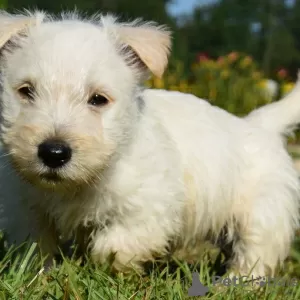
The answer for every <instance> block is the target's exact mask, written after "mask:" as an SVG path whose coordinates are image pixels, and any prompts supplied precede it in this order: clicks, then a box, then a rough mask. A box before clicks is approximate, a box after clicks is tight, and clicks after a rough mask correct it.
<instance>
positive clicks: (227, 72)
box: [221, 70, 230, 79]
mask: <svg viewBox="0 0 300 300" xmlns="http://www.w3.org/2000/svg"><path fill="white" fill-rule="evenodd" d="M229 74H230V73H229V71H228V70H223V71H222V72H221V78H223V79H226V78H228V77H229Z"/></svg>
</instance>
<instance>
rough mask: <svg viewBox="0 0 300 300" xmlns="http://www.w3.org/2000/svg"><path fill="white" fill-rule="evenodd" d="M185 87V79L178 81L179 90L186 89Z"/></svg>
mask: <svg viewBox="0 0 300 300" xmlns="http://www.w3.org/2000/svg"><path fill="white" fill-rule="evenodd" d="M187 88H188V84H187V83H186V82H185V81H183V80H182V81H180V83H179V89H180V90H181V91H186V90H187Z"/></svg>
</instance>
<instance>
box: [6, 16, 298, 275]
mask: <svg viewBox="0 0 300 300" xmlns="http://www.w3.org/2000/svg"><path fill="white" fill-rule="evenodd" d="M0 47H1V58H0V63H1V84H2V91H1V104H2V111H1V116H2V121H1V122H2V127H1V129H2V132H1V139H2V142H3V145H4V149H5V153H6V156H5V157H4V158H3V159H6V158H7V159H8V161H7V163H5V164H6V165H7V168H8V171H7V172H6V173H5V174H4V175H2V182H1V185H2V199H1V201H2V203H3V204H2V205H3V206H4V211H3V212H2V213H3V214H4V215H7V216H8V215H13V216H15V215H17V214H19V216H18V217H17V218H18V219H17V220H15V221H17V222H15V224H17V227H13V226H12V223H13V222H11V224H10V225H8V227H7V228H6V229H7V230H8V232H9V233H10V234H11V239H12V240H16V239H18V240H22V239H23V237H25V236H26V232H27V227H28V226H29V225H30V224H29V225H28V226H25V225H23V222H26V219H28V216H30V217H29V219H30V220H29V221H30V222H32V224H35V225H33V227H34V229H37V231H38V232H37V234H38V237H39V238H41V242H40V243H41V244H40V245H41V248H42V250H43V251H45V253H47V254H50V255H52V254H53V253H55V251H56V247H57V243H58V235H62V236H63V237H64V238H69V237H71V236H73V235H74V234H75V235H77V238H78V239H80V240H81V244H82V246H83V247H85V246H87V245H88V246H89V249H90V251H91V256H92V258H93V259H94V260H95V261H96V262H99V263H103V262H105V261H106V260H107V259H108V258H109V257H110V255H111V254H115V256H114V261H113V266H114V267H115V268H116V269H117V270H123V271H124V270H127V268H128V267H130V266H132V267H137V268H139V267H141V266H142V263H143V262H146V261H149V260H153V259H155V258H157V257H164V256H166V255H168V254H170V252H171V254H173V255H174V256H175V257H177V258H180V259H189V260H190V259H197V258H199V255H200V249H201V248H202V246H203V244H204V243H205V242H206V241H212V242H216V241H217V240H218V238H219V237H220V235H221V234H222V233H224V232H226V233H227V234H226V236H225V238H226V241H227V242H228V243H230V242H232V243H233V257H232V260H231V265H230V267H231V269H232V271H233V272H239V273H240V274H242V275H248V273H251V274H252V275H254V276H264V275H267V274H273V273H274V271H275V268H276V266H277V265H279V264H281V263H282V262H283V261H284V259H285V258H286V256H287V255H288V253H289V249H290V244H291V242H292V239H293V236H294V231H295V229H296V228H297V227H298V219H299V197H300V190H299V182H298V178H297V172H296V170H295V169H294V166H293V162H292V160H291V158H290V157H289V155H288V153H287V151H286V148H285V138H284V134H285V133H287V131H288V130H290V126H293V125H295V124H296V123H297V122H298V121H299V120H300V99H298V98H300V92H299V89H300V87H299V86H298V87H297V88H296V89H295V90H294V91H293V93H291V94H290V95H289V96H287V98H286V99H284V100H282V101H281V102H279V103H276V104H271V105H269V106H266V107H263V108H261V109H258V110H257V111H254V112H253V113H252V114H250V115H249V116H248V117H246V118H244V119H242V118H238V117H235V116H233V115H231V114H229V113H227V112H226V111H224V110H221V109H219V108H217V107H214V106H212V105H210V104H209V103H208V102H206V101H204V100H201V99H198V98H196V97H195V96H192V95H187V94H182V93H179V92H168V91H163V90H147V89H144V88H143V86H142V82H143V80H144V79H145V76H146V75H147V73H148V71H151V72H152V73H154V74H155V75H156V76H161V75H162V74H163V72H164V69H165V67H166V65H167V58H168V54H169V49H170V34H169V32H168V31H167V30H166V29H165V28H163V27H157V26H155V25H153V24H139V23H137V22H135V23H131V24H119V23H117V22H116V21H115V20H114V19H113V18H112V17H110V16H105V17H101V16H100V17H94V18H93V20H80V19H79V18H78V17H76V16H74V15H73V16H72V15H64V16H63V17H62V18H61V19H53V18H51V17H49V16H46V15H44V14H43V13H33V14H29V15H24V16H14V15H8V14H5V13H2V14H1V16H0ZM292 129H293V128H292ZM292 129H291V130H292ZM7 174H10V176H11V178H6V177H5V176H7ZM7 191H8V192H7ZM21 198H23V200H25V201H24V203H25V204H26V205H25V206H24V207H25V208H24V209H27V210H21V208H20V207H19V205H21V204H20V203H19V202H20V200H21ZM29 208H30V209H31V210H30V212H29V210H28V209H29ZM29 213H30V215H29ZM23 219H24V220H23ZM25 224H27V223H25ZM3 226H5V224H3ZM18 227H19V228H18ZM16 229H19V230H16ZM23 229H26V230H25V231H23ZM14 231H16V232H15V233H17V237H16V236H15V235H14ZM87 238H88V240H87ZM87 243H88V244H87Z"/></svg>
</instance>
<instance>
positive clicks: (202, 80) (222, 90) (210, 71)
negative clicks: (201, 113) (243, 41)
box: [148, 52, 286, 115]
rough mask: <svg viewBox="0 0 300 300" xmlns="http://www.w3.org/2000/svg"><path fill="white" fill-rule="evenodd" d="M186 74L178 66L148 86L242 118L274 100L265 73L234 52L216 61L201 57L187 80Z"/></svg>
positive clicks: (151, 81) (244, 55)
mask: <svg viewBox="0 0 300 300" xmlns="http://www.w3.org/2000/svg"><path fill="white" fill-rule="evenodd" d="M183 70H184V69H183V64H182V63H180V62H177V64H174V65H172V66H170V68H169V70H168V72H166V74H165V76H164V78H163V79H162V80H160V79H158V78H153V79H152V80H150V81H149V82H148V84H149V85H150V86H151V87H154V88H165V89H169V90H178V91H182V92H187V93H192V94H194V95H196V96H198V97H200V98H204V99H208V100H209V101H210V102H211V103H212V104H213V105H217V106H219V107H222V108H224V109H226V110H227V111H229V112H232V113H234V114H238V115H244V114H246V113H248V112H250V111H251V110H253V109H254V108H256V107H258V106H261V105H263V104H266V103H268V102H270V101H271V100H272V98H271V97H270V94H268V93H267V89H266V80H265V78H264V76H263V73H262V72H261V71H260V69H259V68H258V65H257V64H256V63H255V61H254V60H253V58H252V57H250V56H249V55H246V54H243V53H238V52H231V53H229V54H228V55H225V56H221V57H219V58H218V59H216V60H214V59H209V58H207V57H206V56H200V57H199V62H197V63H194V64H193V65H192V67H191V72H190V75H189V76H185V75H184V72H183ZM284 92H286V90H285V91H284Z"/></svg>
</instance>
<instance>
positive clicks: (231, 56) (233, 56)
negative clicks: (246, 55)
mask: <svg viewBox="0 0 300 300" xmlns="http://www.w3.org/2000/svg"><path fill="white" fill-rule="evenodd" d="M238 56H239V54H238V53H237V52H235V51H233V52H231V53H229V54H228V58H229V60H230V61H231V62H234V61H236V60H237V59H238Z"/></svg>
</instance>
